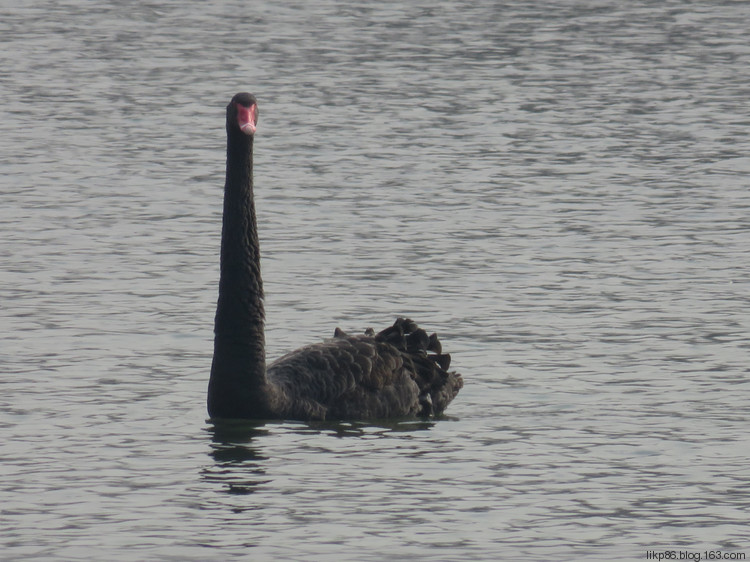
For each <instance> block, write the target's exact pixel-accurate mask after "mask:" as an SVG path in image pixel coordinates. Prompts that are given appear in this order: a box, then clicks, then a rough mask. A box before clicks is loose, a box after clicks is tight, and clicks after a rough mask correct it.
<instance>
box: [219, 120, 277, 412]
mask: <svg viewBox="0 0 750 562" xmlns="http://www.w3.org/2000/svg"><path fill="white" fill-rule="evenodd" d="M263 322H264V311H263V282H262V280H261V277H260V247H259V244H258V231H257V227H256V224H255V204H254V201H253V137H252V136H247V135H244V134H242V133H240V132H232V131H230V132H229V139H228V143H227V174H226V184H225V186H224V221H223V227H222V233H221V277H220V281H219V302H218V306H217V310H216V322H215V327H214V359H213V365H212V367H211V379H210V382H209V389H208V411H209V415H210V416H211V417H224V418H229V417H251V416H252V417H257V416H259V415H262V413H263V410H264V409H266V408H267V401H268V397H267V394H268V393H267V380H266V359H265V340H264V336H263Z"/></svg>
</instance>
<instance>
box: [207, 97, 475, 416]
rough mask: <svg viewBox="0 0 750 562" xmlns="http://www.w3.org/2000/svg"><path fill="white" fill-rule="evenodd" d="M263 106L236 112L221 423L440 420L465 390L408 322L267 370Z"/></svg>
mask: <svg viewBox="0 0 750 562" xmlns="http://www.w3.org/2000/svg"><path fill="white" fill-rule="evenodd" d="M257 120H258V105H257V102H256V100H255V97H254V96H252V95H251V94H247V93H240V94H237V95H236V96H234V98H232V101H231V102H230V103H229V105H228V106H227V171H226V183H225V185H224V219H223V227H222V233H221V275H220V280H219V302H218V306H217V310H216V324H215V328H214V335H215V338H214V357H213V364H212V365H211V379H210V381H209V384H208V413H209V415H210V416H211V417H212V418H242V419H296V420H326V419H338V420H341V419H349V420H356V419H377V418H393V417H414V416H419V417H427V416H434V415H438V414H440V413H441V412H442V411H443V410H444V409H445V407H446V406H447V405H448V403H449V402H450V401H451V400H453V398H454V397H455V396H456V394H458V391H459V390H460V389H461V387H462V386H463V380H462V378H461V375H460V374H458V373H456V372H453V371H450V372H449V371H448V367H449V365H450V355H448V354H443V353H442V351H441V346H440V342H439V341H438V339H437V336H436V335H435V334H433V335H431V336H428V335H427V333H426V332H425V331H424V330H422V329H421V328H419V327H417V325H416V324H415V323H414V322H412V321H411V320H409V319H405V318H399V319H398V320H396V322H395V323H394V324H393V326H390V327H388V328H386V329H385V330H383V331H381V332H379V333H377V334H375V333H374V332H373V331H372V330H371V329H368V330H367V331H366V332H365V334H364V335H356V336H350V335H347V334H345V333H344V332H342V331H341V330H339V329H338V328H336V331H335V333H334V336H333V338H332V339H329V340H326V341H323V342H321V343H318V344H314V345H309V346H306V347H302V348H300V349H298V350H296V351H293V352H291V353H288V354H287V355H284V356H283V357H281V358H280V359H277V360H276V361H274V362H273V363H271V364H270V365H268V366H266V356H265V340H264V336H263V323H264V311H263V283H262V281H261V278H260V251H259V246H258V232H257V228H256V223H255V204H254V201H253V138H254V135H255V128H256V124H257Z"/></svg>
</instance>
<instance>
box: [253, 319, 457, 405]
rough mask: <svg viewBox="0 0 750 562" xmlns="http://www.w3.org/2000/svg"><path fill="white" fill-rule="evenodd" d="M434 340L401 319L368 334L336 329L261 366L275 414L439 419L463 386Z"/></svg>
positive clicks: (410, 322)
mask: <svg viewBox="0 0 750 562" xmlns="http://www.w3.org/2000/svg"><path fill="white" fill-rule="evenodd" d="M449 366H450V356H449V355H448V354H443V353H442V352H441V348H440V342H439V341H438V339H437V336H436V335H435V334H433V335H432V336H428V335H427V333H426V332H425V331H424V330H422V329H421V328H419V327H418V326H417V325H416V324H415V323H414V322H412V321H411V320H408V319H403V318H399V319H398V320H396V322H395V323H394V324H393V326H391V327H389V328H387V329H385V330H383V331H382V332H379V333H378V334H374V333H373V332H372V331H368V332H366V333H365V334H364V335H355V336H350V335H347V334H345V333H344V332H342V331H341V330H338V329H337V330H336V333H335V334H334V337H333V338H332V339H330V340H326V341H324V342H322V343H318V344H315V345H309V346H306V347H302V348H300V349H298V350H296V351H293V352H291V353H289V354H287V355H285V356H283V357H281V358H280V359H278V360H277V361H274V362H273V363H272V364H271V365H269V366H268V370H267V376H268V382H269V383H270V384H271V385H272V386H273V387H274V390H275V391H276V393H277V401H276V404H277V405H278V409H279V410H280V411H279V412H278V413H279V415H280V416H281V417H288V418H295V419H363V418H370V419H374V418H388V417H408V416H422V417H424V416H432V415H439V414H440V413H442V411H443V410H444V409H445V408H446V406H447V405H448V404H449V403H450V401H451V400H453V398H454V397H455V396H456V394H458V391H459V390H460V389H461V387H462V386H463V380H462V378H461V375H459V374H458V373H456V372H449V371H448V370H447V369H448V367H449Z"/></svg>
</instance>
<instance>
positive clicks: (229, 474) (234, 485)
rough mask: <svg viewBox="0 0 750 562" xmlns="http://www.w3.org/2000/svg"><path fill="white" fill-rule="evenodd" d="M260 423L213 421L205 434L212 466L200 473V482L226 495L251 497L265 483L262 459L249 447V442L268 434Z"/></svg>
mask: <svg viewBox="0 0 750 562" xmlns="http://www.w3.org/2000/svg"><path fill="white" fill-rule="evenodd" d="M264 425H265V424H264V423H263V422H255V421H247V420H214V421H212V422H211V425H210V427H209V428H207V432H208V433H209V434H210V435H211V443H210V451H209V455H210V456H211V458H212V459H213V460H214V465H213V466H212V467H208V468H205V469H204V470H203V471H202V476H203V479H204V480H206V481H207V482H211V483H219V484H221V485H222V487H223V489H225V490H226V491H227V492H228V493H230V494H251V493H253V492H254V491H255V489H256V488H257V487H258V486H261V485H263V484H267V483H268V482H270V480H268V479H265V478H264V476H265V470H264V469H263V461H264V460H266V457H265V456H263V455H262V454H260V453H259V452H258V450H257V449H256V448H255V447H253V439H256V438H258V437H260V436H262V435H267V434H268V432H267V431H265V430H264V429H263V426H264Z"/></svg>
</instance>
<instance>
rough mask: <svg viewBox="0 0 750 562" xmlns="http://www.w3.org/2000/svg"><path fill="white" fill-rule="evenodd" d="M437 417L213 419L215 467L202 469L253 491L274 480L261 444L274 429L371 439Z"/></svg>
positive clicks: (235, 490) (229, 485)
mask: <svg viewBox="0 0 750 562" xmlns="http://www.w3.org/2000/svg"><path fill="white" fill-rule="evenodd" d="M436 423H437V421H435V420H382V421H381V422H378V423H377V424H373V423H371V422H341V421H331V422H325V421H324V422H317V421H316V422H307V423H302V422H293V423H281V422H277V421H256V420H210V421H209V425H208V427H207V428H206V432H207V433H208V434H209V435H210V436H211V442H210V443H209V449H210V450H209V453H208V454H209V456H210V457H211V458H212V459H213V461H214V464H213V466H210V467H207V468H204V469H203V470H202V477H203V479H204V480H205V481H207V482H211V483H214V484H216V483H218V484H221V486H222V489H223V490H224V491H226V492H227V493H230V494H239V495H242V494H251V493H253V492H255V491H256V490H257V489H258V488H259V487H261V486H264V485H266V484H269V483H271V482H272V479H271V478H268V476H267V471H266V469H265V468H264V466H265V465H266V464H267V463H266V461H268V460H269V458H268V456H266V455H265V454H263V453H261V450H262V447H263V445H261V444H260V443H259V441H260V440H262V439H263V438H264V437H268V436H269V435H271V434H272V433H273V431H274V429H278V428H283V429H284V432H285V433H286V434H287V436H289V435H297V436H299V437H300V438H302V439H303V440H304V439H306V438H307V439H310V438H314V437H320V436H324V437H335V438H354V439H356V438H369V437H372V436H373V435H380V436H385V435H388V434H390V433H395V434H398V433H403V434H406V433H409V434H411V433H414V432H420V431H427V430H429V429H430V428H432V427H433V426H434V425H435V424H436Z"/></svg>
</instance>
